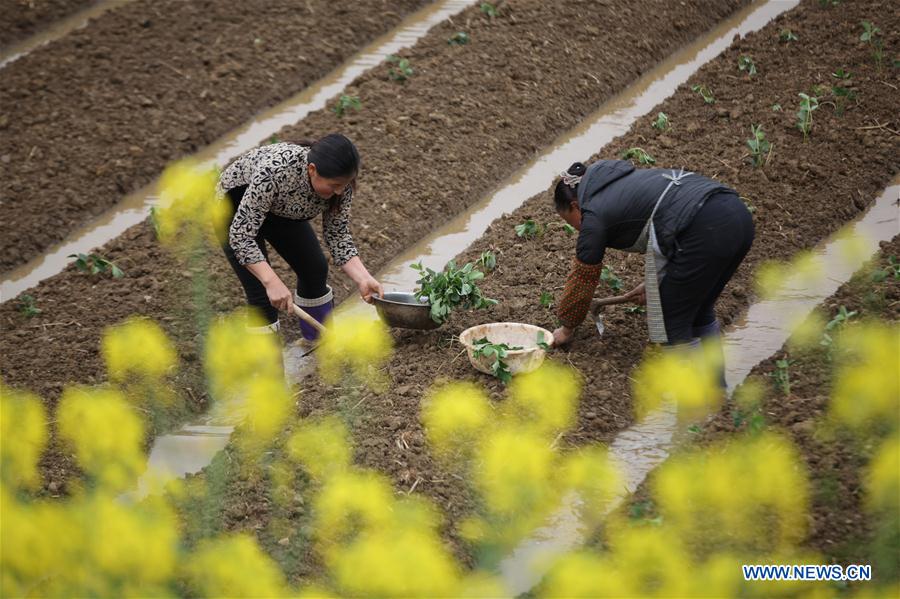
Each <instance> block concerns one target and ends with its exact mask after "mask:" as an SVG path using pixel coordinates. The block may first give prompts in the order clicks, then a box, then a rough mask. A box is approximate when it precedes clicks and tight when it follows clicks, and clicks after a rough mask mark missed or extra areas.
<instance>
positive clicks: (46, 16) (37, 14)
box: [0, 0, 94, 48]
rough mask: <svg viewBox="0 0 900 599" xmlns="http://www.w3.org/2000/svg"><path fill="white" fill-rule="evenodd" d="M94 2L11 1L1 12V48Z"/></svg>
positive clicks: (80, 0) (76, 0)
mask: <svg viewBox="0 0 900 599" xmlns="http://www.w3.org/2000/svg"><path fill="white" fill-rule="evenodd" d="M93 3H94V1H93V0H37V1H35V0H9V1H8V2H6V3H5V6H4V7H3V10H2V11H0V48H3V47H4V46H9V45H11V44H13V43H15V42H19V41H21V40H23V39H24V38H26V37H28V36H29V35H34V34H35V33H37V32H38V31H40V29H41V28H43V27H46V26H47V25H50V24H52V23H53V22H54V21H57V20H59V19H62V18H64V17H67V16H69V15H71V14H74V13H76V12H77V11H79V10H81V9H83V8H87V7H88V6H90V5H91V4H93Z"/></svg>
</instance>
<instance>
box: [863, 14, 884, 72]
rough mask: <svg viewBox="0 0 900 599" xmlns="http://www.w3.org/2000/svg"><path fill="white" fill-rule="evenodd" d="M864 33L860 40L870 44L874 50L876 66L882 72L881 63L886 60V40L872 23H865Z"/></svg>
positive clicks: (873, 56)
mask: <svg viewBox="0 0 900 599" xmlns="http://www.w3.org/2000/svg"><path fill="white" fill-rule="evenodd" d="M861 24H862V28H863V32H862V34H860V36H859V40H860V41H862V42H866V43H867V44H869V47H871V48H872V58H874V59H875V66H876V67H877V68H878V70H879V71H880V70H881V62H882V60H884V39H883V38H882V37H881V29H879V28H878V27H876V26H875V25H873V24H872V22H871V21H863V22H862V23H861Z"/></svg>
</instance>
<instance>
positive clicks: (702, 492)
mask: <svg viewBox="0 0 900 599" xmlns="http://www.w3.org/2000/svg"><path fill="white" fill-rule="evenodd" d="M653 488H654V491H655V493H654V494H655V497H656V498H657V501H658V504H659V508H660V513H661V514H662V516H663V518H664V521H665V522H667V523H668V524H670V525H672V526H673V527H674V528H675V529H676V530H677V531H678V532H679V534H680V535H681V537H682V538H683V539H685V541H686V542H692V541H697V542H702V544H703V546H705V547H710V548H715V547H716V546H717V545H724V546H725V547H731V546H732V545H735V546H737V547H739V548H747V547H749V548H751V549H754V550H773V549H775V548H783V547H787V546H791V544H792V543H794V542H796V541H798V540H799V539H800V538H802V534H803V531H804V525H805V513H806V507H807V483H806V477H805V475H804V473H803V470H802V468H801V466H800V463H799V460H798V458H797V455H796V451H795V450H794V448H793V446H792V445H791V444H790V443H789V442H787V441H785V440H784V439H782V438H781V437H778V436H776V435H773V434H761V435H759V436H756V437H751V438H744V439H740V440H738V441H735V442H733V443H730V444H726V445H725V446H724V447H723V448H715V449H709V450H706V451H703V452H696V453H690V454H686V455H682V456H676V457H674V458H671V459H670V460H669V461H668V462H666V463H665V464H663V465H662V467H661V468H660V470H659V472H658V473H657V474H656V476H655V477H654V480H653ZM762 520H765V521H766V522H767V523H768V524H769V525H768V526H765V527H762V526H760V525H759V522H760V521H762Z"/></svg>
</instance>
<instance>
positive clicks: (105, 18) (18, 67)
mask: <svg viewBox="0 0 900 599" xmlns="http://www.w3.org/2000/svg"><path fill="white" fill-rule="evenodd" d="M425 4H426V0H390V1H387V0H362V1H361V2H353V3H349V2H348V3H338V4H335V3H334V2H327V1H325V0H311V1H310V2H306V3H302V4H299V5H298V4H297V3H296V2H292V1H290V0H276V1H274V2H270V1H263V0H252V1H250V2H240V3H237V4H235V3H230V2H213V1H209V0H205V1H202V2H183V1H181V0H164V1H162V2H153V1H149V0H137V1H136V2H133V3H130V4H128V5H126V6H123V7H120V8H118V9H117V10H114V11H111V12H108V13H105V14H103V15H101V16H100V17H98V18H97V19H94V20H92V21H91V22H90V23H89V25H88V26H87V27H85V28H83V29H78V30H75V31H73V32H72V33H70V34H69V35H67V36H65V37H64V38H62V39H60V40H57V41H56V42H54V43H53V44H50V45H48V46H46V47H44V48H40V49H38V50H36V51H34V52H33V53H31V54H29V55H28V56H25V57H22V58H21V59H19V60H17V61H15V62H13V63H12V64H10V65H8V66H7V67H6V68H4V69H2V70H0V115H2V116H0V131H2V132H3V136H4V139H5V140H7V142H6V143H5V144H4V148H3V149H2V150H0V162H2V164H3V167H4V171H6V172H7V175H8V180H7V184H6V185H4V187H3V191H2V192H0V223H2V224H0V239H2V242H0V272H5V271H8V270H9V269H11V268H13V267H15V266H17V265H19V264H22V263H24V262H26V261H28V260H30V259H31V258H34V257H35V256H37V255H38V254H40V252H41V251H43V250H45V249H46V248H47V247H49V246H50V245H51V244H52V243H54V242H57V241H59V240H61V239H63V238H64V237H65V236H66V235H67V234H68V233H70V232H71V231H72V230H73V229H74V228H75V227H77V226H78V225H81V224H83V223H85V222H86V221H88V220H89V219H90V218H91V217H92V216H96V215H97V214H99V213H101V212H102V211H104V210H106V209H108V208H109V207H111V206H113V205H115V204H116V203H117V202H118V201H119V200H120V199H121V198H122V196H123V195H125V194H127V193H129V192H131V191H134V190H136V189H139V188H140V187H142V186H143V185H146V184H147V183H149V182H150V181H151V180H152V179H153V178H154V177H155V176H157V175H158V174H159V172H160V170H162V168H163V167H164V166H165V165H166V164H167V163H168V162H169V161H171V160H174V159H176V158H179V157H181V156H184V155H188V154H191V153H192V152H194V151H196V150H197V149H198V148H200V147H203V146H205V145H206V144H208V143H210V142H211V141H213V140H215V139H217V138H218V137H220V136H222V135H224V134H225V133H227V132H228V131H230V130H231V129H233V128H235V127H236V126H238V125H240V124H242V123H244V122H245V121H247V120H248V119H249V118H251V117H252V116H253V115H254V114H256V113H258V112H260V111H262V110H264V109H266V108H268V107H270V106H273V105H275V104H277V103H278V102H280V101H282V100H284V99H286V98H288V97H290V96H291V95H293V94H295V93H297V92H299V91H300V90H302V89H303V88H305V87H306V86H307V85H309V84H310V83H312V82H313V81H315V80H316V79H319V78H321V77H322V76H324V75H325V74H326V73H328V72H329V71H330V70H332V69H334V68H335V67H336V66H338V65H339V64H340V63H341V62H343V61H344V60H345V59H347V58H348V57H349V56H351V55H352V54H353V53H354V52H356V51H357V50H358V49H359V48H361V47H362V46H364V45H365V44H367V43H369V42H370V41H372V40H373V39H375V38H376V37H377V36H379V35H381V34H383V33H385V32H386V31H388V30H389V29H391V28H392V27H393V26H394V25H396V24H397V23H398V22H399V21H400V20H401V19H402V18H403V16H405V15H406V14H408V13H410V12H412V11H413V10H415V9H417V8H419V7H421V6H423V5H425ZM375 15H378V16H375Z"/></svg>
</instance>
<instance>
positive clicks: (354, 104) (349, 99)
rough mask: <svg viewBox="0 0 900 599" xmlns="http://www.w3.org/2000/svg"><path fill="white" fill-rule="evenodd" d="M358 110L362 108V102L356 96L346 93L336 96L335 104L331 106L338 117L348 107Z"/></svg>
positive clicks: (342, 114) (348, 108)
mask: <svg viewBox="0 0 900 599" xmlns="http://www.w3.org/2000/svg"><path fill="white" fill-rule="evenodd" d="M351 108H352V109H353V110H359V109H360V108H362V102H360V101H359V98H358V97H357V96H348V95H346V94H341V97H340V98H338V101H337V104H335V106H334V108H332V109H331V110H332V112H334V114H336V115H338V116H339V117H342V116H344V113H345V112H347V111H348V110H350V109H351Z"/></svg>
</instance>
